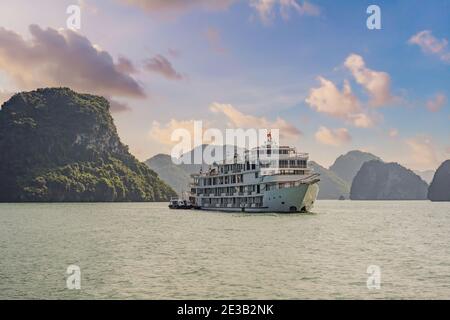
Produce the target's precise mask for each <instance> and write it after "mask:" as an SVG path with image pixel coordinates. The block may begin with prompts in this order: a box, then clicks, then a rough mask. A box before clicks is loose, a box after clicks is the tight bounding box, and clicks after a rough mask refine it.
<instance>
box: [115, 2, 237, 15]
mask: <svg viewBox="0 0 450 320" xmlns="http://www.w3.org/2000/svg"><path fill="white" fill-rule="evenodd" d="M120 2H122V3H124V4H128V5H132V6H137V7H139V8H141V9H143V10H144V11H146V12H148V13H158V14H163V15H178V14H182V13H186V12H189V11H191V10H194V9H196V8H200V9H203V10H210V11H220V10H225V9H227V8H228V7H229V6H230V5H231V4H232V3H233V2H235V0H120Z"/></svg>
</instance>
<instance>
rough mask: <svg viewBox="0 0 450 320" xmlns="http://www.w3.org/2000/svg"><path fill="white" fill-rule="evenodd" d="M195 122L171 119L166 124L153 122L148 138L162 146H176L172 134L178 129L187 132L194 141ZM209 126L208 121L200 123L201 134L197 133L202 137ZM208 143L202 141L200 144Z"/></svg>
mask: <svg viewBox="0 0 450 320" xmlns="http://www.w3.org/2000/svg"><path fill="white" fill-rule="evenodd" d="M195 121H196V120H177V119H171V120H170V121H169V122H168V123H166V124H161V123H160V122H158V121H153V123H152V127H151V129H150V132H149V136H150V138H151V139H153V140H155V141H157V142H158V143H160V144H163V145H174V144H177V141H172V139H171V137H172V133H173V132H174V131H176V130H179V129H184V130H187V132H189V134H190V137H192V139H194V131H195V130H194V128H195ZM210 126H211V124H210V122H208V121H202V130H203V132H197V133H198V134H200V136H201V137H203V133H204V131H205V130H207V129H208V128H210ZM208 142H209V141H203V142H202V143H208Z"/></svg>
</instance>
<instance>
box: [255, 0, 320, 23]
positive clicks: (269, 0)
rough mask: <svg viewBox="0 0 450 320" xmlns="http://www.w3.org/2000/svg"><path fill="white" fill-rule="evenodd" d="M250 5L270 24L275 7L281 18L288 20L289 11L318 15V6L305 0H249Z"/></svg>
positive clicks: (264, 21) (263, 20)
mask: <svg viewBox="0 0 450 320" xmlns="http://www.w3.org/2000/svg"><path fill="white" fill-rule="evenodd" d="M250 6H251V7H252V8H253V9H254V10H256V12H257V13H258V16H259V18H260V19H261V21H262V22H263V23H264V24H270V23H271V22H272V20H273V19H274V18H275V12H274V11H275V10H276V9H275V8H276V7H279V12H280V15H281V17H282V18H283V20H288V19H289V18H290V15H291V11H295V12H297V13H298V14H299V15H309V16H318V15H320V8H319V7H317V6H316V5H314V4H311V3H309V2H307V1H303V2H299V1H297V0H250Z"/></svg>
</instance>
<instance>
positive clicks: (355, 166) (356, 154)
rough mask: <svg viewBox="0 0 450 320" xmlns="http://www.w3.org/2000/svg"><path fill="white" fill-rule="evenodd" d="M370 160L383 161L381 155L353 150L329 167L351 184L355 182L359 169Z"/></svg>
mask: <svg viewBox="0 0 450 320" xmlns="http://www.w3.org/2000/svg"><path fill="white" fill-rule="evenodd" d="M370 160H379V161H381V159H380V158H379V157H377V156H375V155H373V154H371V153H368V152H363V151H359V150H352V151H349V152H347V153H346V154H344V155H340V156H339V157H338V158H337V159H336V160H335V161H334V163H333V164H332V165H331V166H330V168H329V169H330V170H331V171H333V172H334V173H335V174H336V175H337V176H338V177H339V178H341V179H342V180H344V181H345V182H346V183H348V184H349V185H351V184H352V182H353V178H354V177H355V176H356V174H357V173H358V171H359V169H361V167H362V165H363V164H364V163H365V162H367V161H370Z"/></svg>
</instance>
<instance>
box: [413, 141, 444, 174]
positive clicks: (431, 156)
mask: <svg viewBox="0 0 450 320" xmlns="http://www.w3.org/2000/svg"><path fill="white" fill-rule="evenodd" d="M406 145H407V146H408V148H409V150H410V160H409V161H410V165H411V167H413V168H425V169H427V168H428V169H432V168H437V166H438V164H439V161H438V157H437V154H436V149H435V147H434V146H433V144H432V142H431V140H430V139H429V138H426V137H416V138H412V139H408V140H406Z"/></svg>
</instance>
